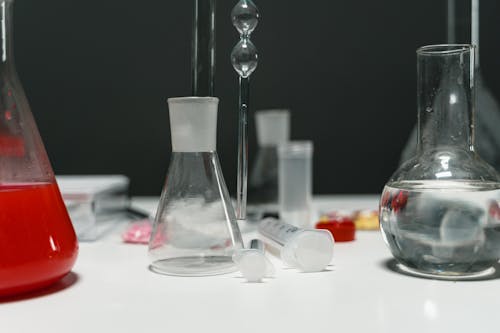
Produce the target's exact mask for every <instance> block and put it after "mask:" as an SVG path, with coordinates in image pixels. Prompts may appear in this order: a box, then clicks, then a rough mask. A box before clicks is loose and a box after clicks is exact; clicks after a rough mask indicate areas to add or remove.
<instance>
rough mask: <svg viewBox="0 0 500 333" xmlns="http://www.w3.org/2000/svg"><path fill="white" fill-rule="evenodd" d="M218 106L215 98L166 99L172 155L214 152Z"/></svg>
mask: <svg viewBox="0 0 500 333" xmlns="http://www.w3.org/2000/svg"><path fill="white" fill-rule="evenodd" d="M218 105H219V99H218V98H216V97H176V98H169V99H168V108H169V115H170V132H171V135H172V151H174V152H208V151H215V149H216V140H217V139H216V138H217V107H218Z"/></svg>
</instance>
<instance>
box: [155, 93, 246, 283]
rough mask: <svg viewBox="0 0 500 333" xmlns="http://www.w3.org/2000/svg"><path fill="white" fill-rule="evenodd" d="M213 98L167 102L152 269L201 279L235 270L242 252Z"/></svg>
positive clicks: (215, 104)
mask: <svg viewBox="0 0 500 333" xmlns="http://www.w3.org/2000/svg"><path fill="white" fill-rule="evenodd" d="M218 101H219V100H218V99H217V98H215V97H184V98H170V99H169V100H168V105H169V115H170V128H171V135H172V156H171V160H170V166H169V169H168V173H167V178H166V181H165V186H164V188H163V191H162V194H161V198H160V203H159V206H158V210H157V213H156V218H155V221H154V226H153V232H152V235H151V239H150V242H149V257H150V259H151V269H152V270H153V271H155V272H158V273H163V274H169V275H182V276H202V275H215V274H222V273H228V272H232V271H235V270H236V266H235V265H234V263H233V261H232V256H233V254H234V251H235V250H237V249H239V248H242V247H243V242H242V239H241V234H240V231H239V229H238V225H237V222H236V215H235V212H234V209H233V206H232V204H231V200H230V197H229V194H228V191H227V188H226V184H225V182H224V178H223V176H222V172H221V168H220V165H219V158H218V156H217V152H216V131H217V107H218Z"/></svg>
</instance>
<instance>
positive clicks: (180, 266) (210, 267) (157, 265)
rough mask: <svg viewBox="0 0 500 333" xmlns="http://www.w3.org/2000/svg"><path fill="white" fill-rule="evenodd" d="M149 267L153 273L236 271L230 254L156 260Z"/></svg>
mask: <svg viewBox="0 0 500 333" xmlns="http://www.w3.org/2000/svg"><path fill="white" fill-rule="evenodd" d="M150 268H151V270H152V271H153V272H155V273H159V274H165V275H175V276H210V275H219V274H226V273H232V272H235V271H237V267H236V265H235V264H234V262H233V259H232V257H231V256H192V257H178V258H171V259H163V260H156V261H154V262H153V263H152V264H151V266H150Z"/></svg>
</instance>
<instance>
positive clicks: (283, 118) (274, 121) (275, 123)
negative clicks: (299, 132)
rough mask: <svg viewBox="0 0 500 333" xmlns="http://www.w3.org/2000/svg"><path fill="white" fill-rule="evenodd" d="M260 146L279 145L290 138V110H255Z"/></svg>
mask: <svg viewBox="0 0 500 333" xmlns="http://www.w3.org/2000/svg"><path fill="white" fill-rule="evenodd" d="M255 124H256V129H257V142H258V144H259V146H278V145H281V144H283V143H285V142H287V141H288V140H289V139H290V111H288V110H262V111H257V112H255Z"/></svg>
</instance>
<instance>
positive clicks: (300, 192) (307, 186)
mask: <svg viewBox="0 0 500 333" xmlns="http://www.w3.org/2000/svg"><path fill="white" fill-rule="evenodd" d="M312 158H313V143H312V141H290V142H288V143H285V144H283V145H280V146H279V148H278V161H279V162H278V165H279V168H278V169H279V172H278V188H279V191H278V193H279V195H278V199H279V215H280V218H281V219H282V220H283V221H286V222H287V223H290V224H293V225H295V226H297V227H306V228H307V227H310V226H311V219H312V216H311V211H312V207H311V206H312Z"/></svg>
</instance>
